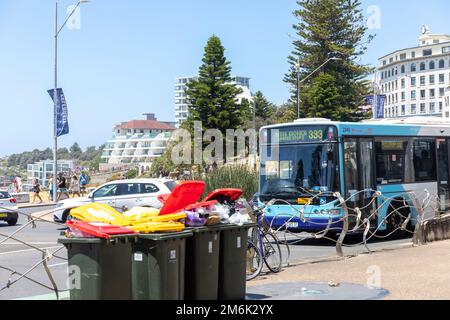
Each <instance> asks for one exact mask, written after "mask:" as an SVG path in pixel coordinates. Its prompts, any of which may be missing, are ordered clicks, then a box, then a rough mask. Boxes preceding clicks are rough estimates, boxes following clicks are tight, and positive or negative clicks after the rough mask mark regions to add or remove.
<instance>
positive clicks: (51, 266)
mask: <svg viewBox="0 0 450 320" xmlns="http://www.w3.org/2000/svg"><path fill="white" fill-rule="evenodd" d="M60 266H67V262H63V263H56V264H49V265H48V267H49V268H55V267H60Z"/></svg>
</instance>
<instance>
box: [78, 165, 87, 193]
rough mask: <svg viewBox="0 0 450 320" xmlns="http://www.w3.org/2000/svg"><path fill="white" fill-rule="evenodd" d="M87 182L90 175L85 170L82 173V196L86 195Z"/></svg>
mask: <svg viewBox="0 0 450 320" xmlns="http://www.w3.org/2000/svg"><path fill="white" fill-rule="evenodd" d="M87 184H88V176H87V175H86V173H85V172H84V171H83V172H81V175H80V192H81V196H82V197H84V193H85V192H86V189H87Z"/></svg>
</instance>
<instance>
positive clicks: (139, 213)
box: [123, 207, 159, 221]
mask: <svg viewBox="0 0 450 320" xmlns="http://www.w3.org/2000/svg"><path fill="white" fill-rule="evenodd" d="M123 215H124V217H126V218H128V219H129V220H131V221H138V220H143V219H147V218H151V217H155V216H158V215H159V209H155V208H148V207H134V208H132V209H131V210H128V211H127V212H124V213H123Z"/></svg>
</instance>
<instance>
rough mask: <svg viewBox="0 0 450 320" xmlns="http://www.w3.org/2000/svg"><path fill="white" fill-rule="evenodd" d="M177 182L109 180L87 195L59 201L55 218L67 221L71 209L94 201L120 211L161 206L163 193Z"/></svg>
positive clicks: (61, 221) (163, 180)
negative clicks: (159, 198) (160, 198)
mask: <svg viewBox="0 0 450 320" xmlns="http://www.w3.org/2000/svg"><path fill="white" fill-rule="evenodd" d="M175 186H176V182H175V181H173V180H167V179H135V180H119V181H113V182H108V183H106V184H104V185H102V186H101V187H99V188H97V189H95V190H94V191H92V192H91V193H89V195H88V196H87V197H82V198H71V199H66V200H62V201H60V202H58V203H57V205H56V209H55V210H54V213H53V220H54V221H55V222H59V223H65V222H66V221H67V217H68V216H69V214H70V210H72V209H74V208H77V207H80V206H83V205H86V204H89V203H92V202H99V203H104V204H107V205H109V206H111V207H113V208H115V209H117V210H119V211H126V210H129V209H132V208H134V207H153V208H157V209H159V208H161V207H162V203H161V202H160V201H159V200H158V196H159V195H161V194H169V193H171V192H172V190H173V189H174V188H175Z"/></svg>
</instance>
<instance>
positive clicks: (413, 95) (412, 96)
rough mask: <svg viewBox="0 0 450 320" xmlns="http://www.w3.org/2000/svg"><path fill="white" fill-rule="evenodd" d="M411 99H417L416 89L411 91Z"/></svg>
mask: <svg viewBox="0 0 450 320" xmlns="http://www.w3.org/2000/svg"><path fill="white" fill-rule="evenodd" d="M411 100H416V90H413V91H411Z"/></svg>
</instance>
